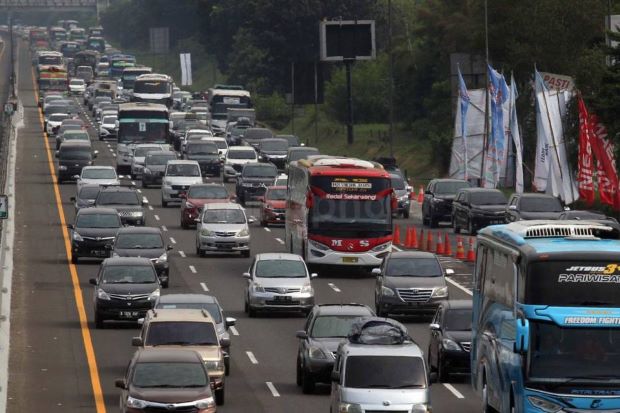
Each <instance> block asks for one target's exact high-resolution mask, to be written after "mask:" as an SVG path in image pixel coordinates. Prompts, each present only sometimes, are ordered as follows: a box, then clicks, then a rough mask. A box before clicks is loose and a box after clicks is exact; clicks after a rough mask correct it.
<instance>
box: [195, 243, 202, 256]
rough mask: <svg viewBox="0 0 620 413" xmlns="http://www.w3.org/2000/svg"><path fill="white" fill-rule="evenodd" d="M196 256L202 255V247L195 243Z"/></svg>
mask: <svg viewBox="0 0 620 413" xmlns="http://www.w3.org/2000/svg"><path fill="white" fill-rule="evenodd" d="M196 256H198V257H202V249H201V248H200V247H199V246H198V245H196Z"/></svg>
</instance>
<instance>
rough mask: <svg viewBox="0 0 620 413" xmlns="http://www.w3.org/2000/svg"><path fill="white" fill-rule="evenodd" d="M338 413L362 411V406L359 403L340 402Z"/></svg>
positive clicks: (360, 412)
mask: <svg viewBox="0 0 620 413" xmlns="http://www.w3.org/2000/svg"><path fill="white" fill-rule="evenodd" d="M338 413H362V406H360V405H359V404H357V403H340V405H339V406H338Z"/></svg>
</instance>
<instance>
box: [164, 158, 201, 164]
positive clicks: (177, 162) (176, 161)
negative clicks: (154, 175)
mask: <svg viewBox="0 0 620 413" xmlns="http://www.w3.org/2000/svg"><path fill="white" fill-rule="evenodd" d="M168 165H198V161H189V160H187V159H174V160H170V161H168Z"/></svg>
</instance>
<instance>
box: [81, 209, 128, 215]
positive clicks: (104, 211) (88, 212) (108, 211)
mask: <svg viewBox="0 0 620 413" xmlns="http://www.w3.org/2000/svg"><path fill="white" fill-rule="evenodd" d="M101 214H110V215H118V211H116V209H114V208H99V207H95V208H82V209H80V210H79V211H78V213H77V215H101Z"/></svg>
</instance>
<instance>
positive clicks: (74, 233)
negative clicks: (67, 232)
mask: <svg viewBox="0 0 620 413" xmlns="http://www.w3.org/2000/svg"><path fill="white" fill-rule="evenodd" d="M73 241H84V238H82V236H81V235H80V234H78V233H77V232H76V231H73Z"/></svg>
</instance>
